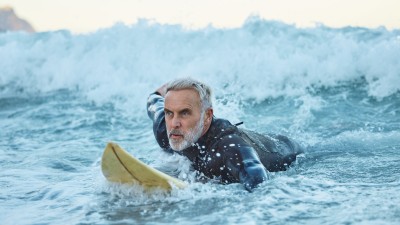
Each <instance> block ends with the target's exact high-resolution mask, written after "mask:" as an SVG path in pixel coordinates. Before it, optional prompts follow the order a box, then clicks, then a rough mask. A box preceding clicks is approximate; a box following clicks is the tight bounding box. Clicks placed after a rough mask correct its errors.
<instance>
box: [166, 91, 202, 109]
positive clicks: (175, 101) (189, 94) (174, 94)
mask: <svg viewBox="0 0 400 225" xmlns="http://www.w3.org/2000/svg"><path fill="white" fill-rule="evenodd" d="M199 104H200V96H199V94H198V93H197V92H196V91H195V90H193V89H183V90H170V91H168V92H167V94H166V95H165V105H166V107H167V108H168V106H169V107H171V106H182V107H184V106H186V107H188V106H191V107H195V106H199Z"/></svg>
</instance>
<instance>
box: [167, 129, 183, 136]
mask: <svg viewBox="0 0 400 225" xmlns="http://www.w3.org/2000/svg"><path fill="white" fill-rule="evenodd" d="M171 135H182V136H183V132H182V131H180V130H176V129H172V130H171V131H170V132H169V135H168V136H171Z"/></svg>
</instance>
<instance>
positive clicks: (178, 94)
mask: <svg viewBox="0 0 400 225" xmlns="http://www.w3.org/2000/svg"><path fill="white" fill-rule="evenodd" d="M164 112H165V122H166V126H167V134H168V139H169V144H170V146H171V148H172V149H174V150H175V151H181V150H183V149H185V148H187V147H189V146H190V145H191V144H193V143H195V142H196V141H197V140H198V139H199V138H200V137H201V135H203V133H204V132H205V130H204V120H205V118H204V113H202V109H201V101H200V96H199V94H198V93H197V92H196V91H195V90H192V89H184V90H177V91H168V92H167V94H166V95H165V106H164Z"/></svg>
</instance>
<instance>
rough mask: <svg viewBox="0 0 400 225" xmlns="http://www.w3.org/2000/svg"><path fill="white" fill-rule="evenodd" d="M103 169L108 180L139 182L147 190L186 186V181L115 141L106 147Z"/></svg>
mask: <svg viewBox="0 0 400 225" xmlns="http://www.w3.org/2000/svg"><path fill="white" fill-rule="evenodd" d="M101 170H102V172H103V175H104V177H105V178H106V179H107V180H108V181H111V182H118V183H132V184H139V185H142V186H143V187H144V188H145V190H149V189H151V188H161V189H164V190H167V191H169V190H171V189H172V187H173V186H175V187H177V188H184V187H186V183H185V182H183V181H181V180H179V179H177V178H175V177H172V176H169V175H168V174H165V173H163V172H161V171H159V170H157V169H155V168H153V167H151V166H149V165H147V164H145V163H144V162H142V161H140V160H139V159H137V158H135V157H134V156H132V155H131V154H129V153H128V152H127V151H125V150H124V149H122V148H121V147H120V146H119V145H118V144H116V143H113V142H110V143H108V144H107V146H106V148H105V149H104V153H103V156H102V159H101Z"/></svg>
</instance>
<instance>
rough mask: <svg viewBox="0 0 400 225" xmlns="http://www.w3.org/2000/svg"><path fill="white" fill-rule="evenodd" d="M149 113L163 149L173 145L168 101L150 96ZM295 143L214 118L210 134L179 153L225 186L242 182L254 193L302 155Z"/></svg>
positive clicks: (155, 95)
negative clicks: (272, 174)
mask: <svg viewBox="0 0 400 225" xmlns="http://www.w3.org/2000/svg"><path fill="white" fill-rule="evenodd" d="M147 114H148V115H149V117H150V119H152V120H153V131H154V135H155V137H156V140H157V142H158V144H159V145H160V147H161V148H162V149H164V150H166V151H168V152H174V151H173V150H172V149H171V147H170V146H169V142H168V136H167V130H166V125H165V117H164V98H163V97H162V96H160V95H158V94H157V93H153V94H151V95H150V96H149V98H148V102H147ZM302 151H303V150H302V148H301V147H300V146H299V145H298V144H297V143H296V142H294V141H292V140H290V139H289V138H287V137H285V136H282V135H261V134H258V133H256V132H252V131H248V130H244V129H239V128H237V127H236V126H235V125H232V124H231V123H230V122H229V121H227V120H224V119H217V118H215V117H214V118H213V119H212V122H211V126H210V128H209V129H208V131H207V132H206V133H205V134H204V135H203V136H202V137H200V138H199V140H198V141H197V142H196V143H194V144H193V145H192V146H191V147H188V148H186V149H184V150H182V151H179V152H177V153H179V154H182V155H184V156H186V157H187V158H188V159H189V160H190V161H191V162H192V163H193V167H194V169H195V170H197V171H198V172H200V173H202V174H204V175H205V176H206V177H208V178H219V179H220V180H221V182H223V183H232V182H240V183H242V184H243V185H244V187H245V188H246V189H247V190H249V191H250V190H251V189H253V188H254V187H256V186H257V185H258V184H260V183H262V182H263V181H265V180H266V179H267V178H268V177H267V171H266V169H267V170H268V171H271V172H274V171H281V170H285V169H286V168H287V167H288V166H289V165H290V163H292V162H293V161H294V160H295V159H296V155H298V154H300V153H301V152H302Z"/></svg>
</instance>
